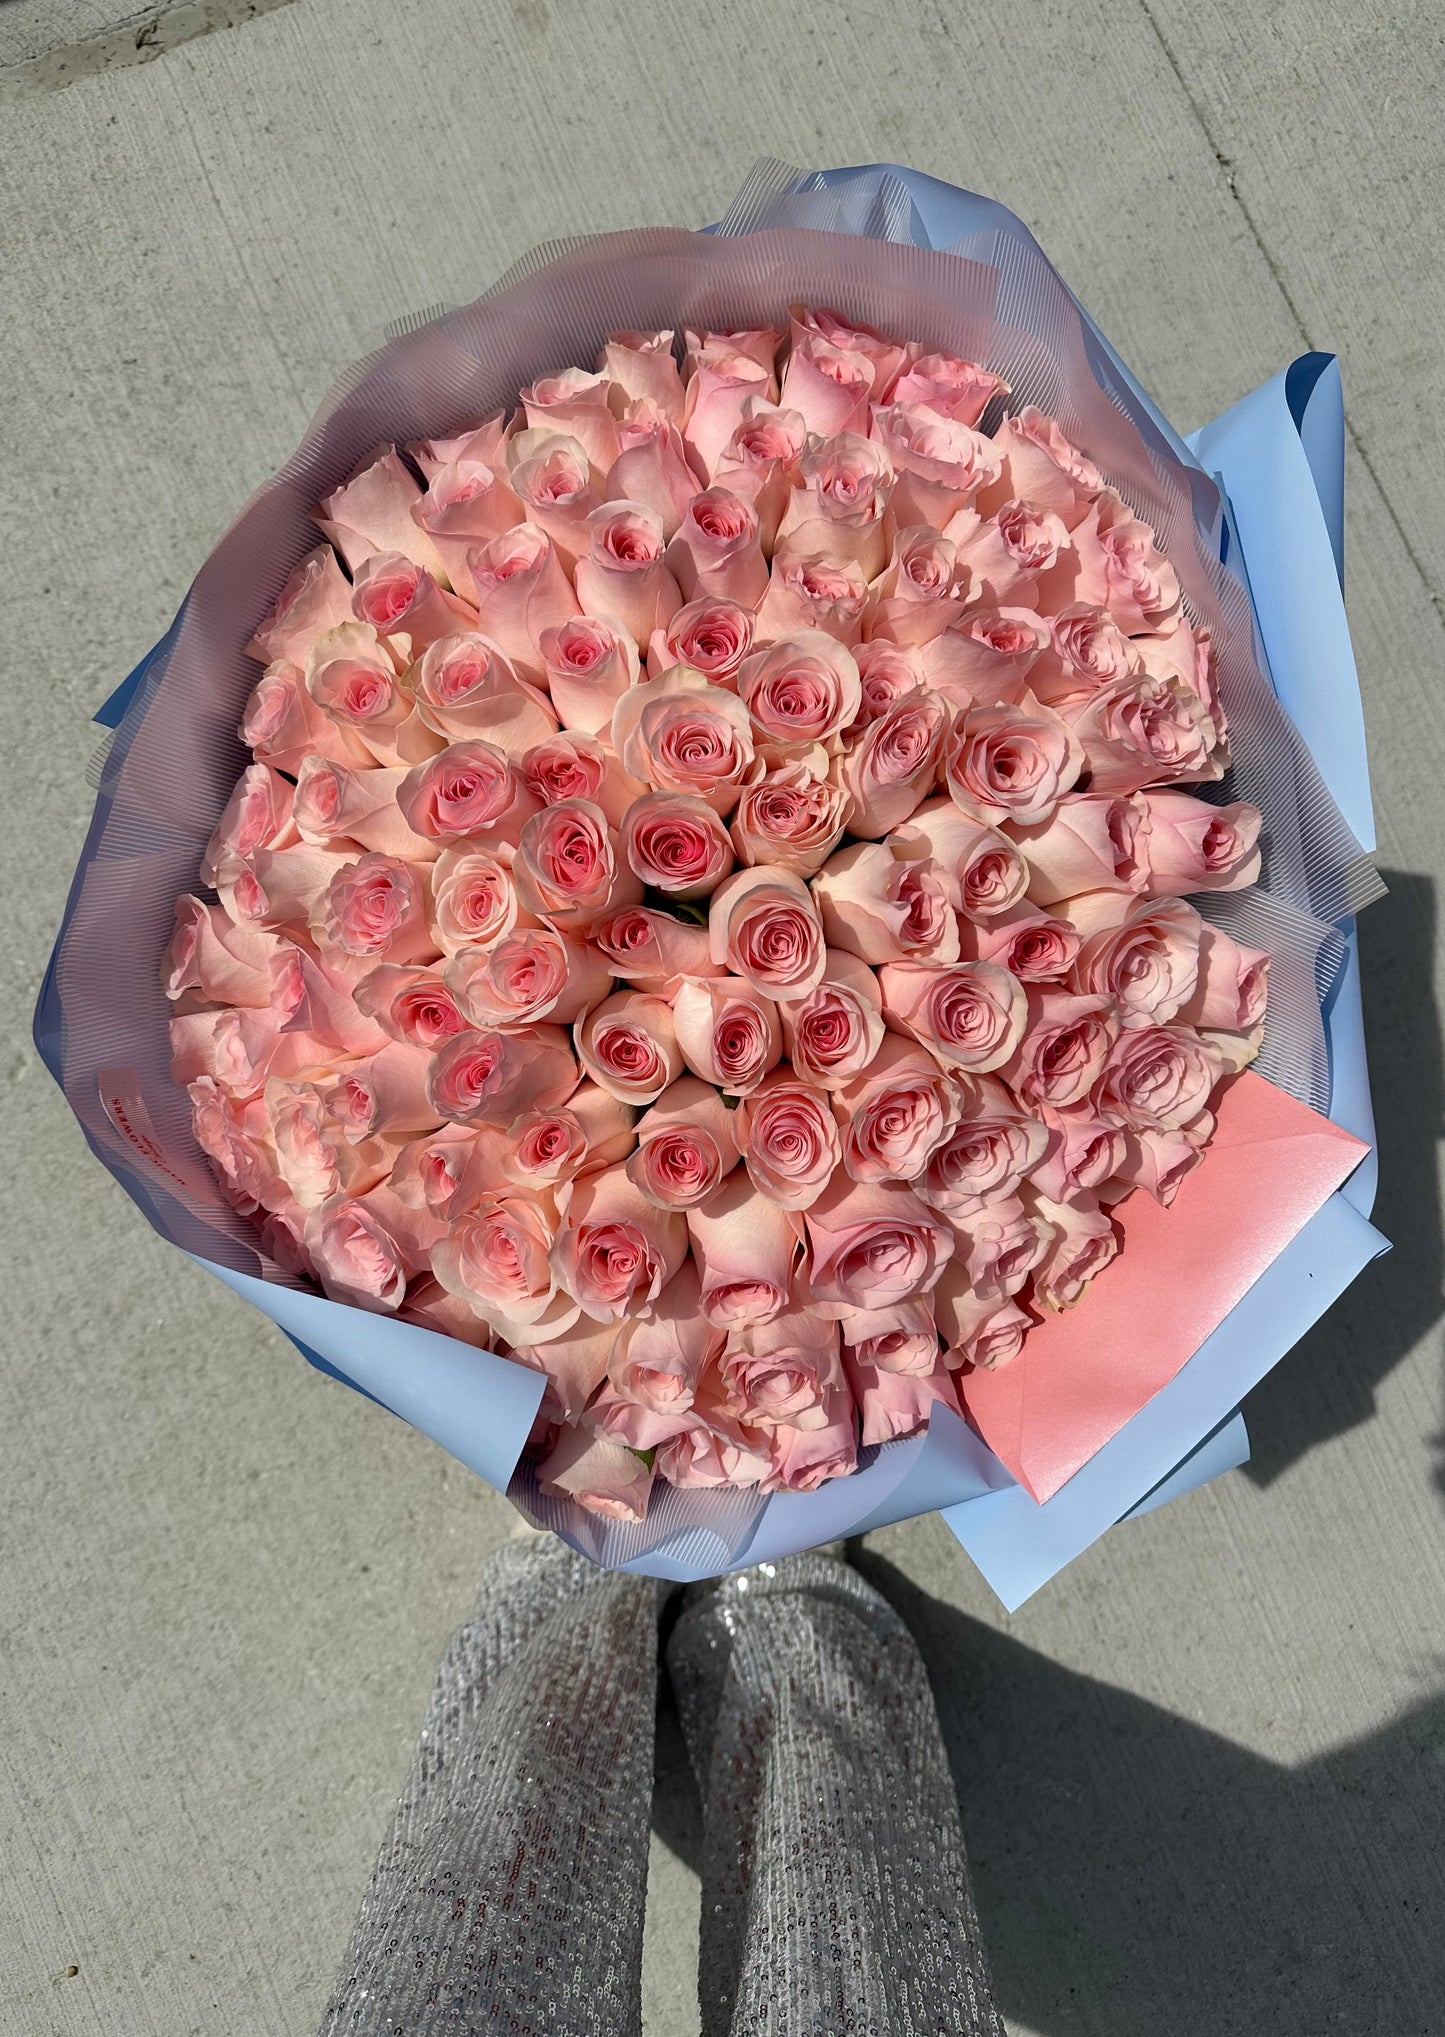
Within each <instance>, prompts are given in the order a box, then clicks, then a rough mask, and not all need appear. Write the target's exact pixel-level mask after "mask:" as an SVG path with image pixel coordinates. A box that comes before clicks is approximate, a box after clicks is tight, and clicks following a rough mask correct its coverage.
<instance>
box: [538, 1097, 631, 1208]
mask: <svg viewBox="0 0 1445 2037" xmlns="http://www.w3.org/2000/svg"><path fill="white" fill-rule="evenodd" d="M632 1119H633V1111H632V1107H631V1105H630V1104H626V1103H620V1102H619V1101H618V1099H617V1098H616V1097H615V1096H609V1095H608V1094H607V1091H606V1090H605V1089H599V1088H598V1086H597V1084H596V1083H595V1082H579V1083H578V1085H577V1087H576V1088H575V1089H574V1090H573V1092H572V1094H571V1095H570V1096H569V1097H568V1099H567V1103H566V1107H565V1108H564V1109H560V1110H557V1109H553V1110H530V1111H523V1113H522V1115H521V1116H520V1117H519V1118H516V1119H514V1120H513V1122H512V1124H511V1126H510V1127H509V1129H508V1132H507V1134H506V1136H507V1137H508V1138H509V1139H510V1140H512V1141H513V1148H512V1155H511V1159H510V1168H511V1171H512V1177H513V1178H514V1179H516V1180H517V1181H520V1182H521V1183H522V1184H523V1185H524V1186H526V1187H529V1188H551V1187H553V1186H555V1185H556V1183H558V1182H561V1181H571V1180H572V1179H573V1178H574V1177H575V1176H576V1175H578V1174H582V1173H584V1172H587V1171H590V1170H591V1169H592V1168H594V1167H610V1166H611V1165H612V1164H613V1163H614V1162H615V1161H618V1160H625V1159H626V1158H627V1156H628V1154H629V1153H630V1152H631V1151H632Z"/></svg>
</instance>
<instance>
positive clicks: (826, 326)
mask: <svg viewBox="0 0 1445 2037" xmlns="http://www.w3.org/2000/svg"><path fill="white" fill-rule="evenodd" d="M789 337H790V339H791V342H792V345H793V346H794V347H798V346H802V347H806V346H807V344H808V342H809V341H810V340H811V339H824V340H827V341H828V343H829V345H830V346H835V347H840V348H842V349H843V350H844V351H845V352H848V353H854V354H861V355H862V357H863V359H864V360H865V361H866V362H867V363H868V365H869V367H870V369H871V370H872V374H873V401H874V402H876V403H882V402H884V401H885V399H886V397H887V395H888V392H889V391H890V390H891V389H892V387H893V383H894V379H895V377H897V376H898V375H900V374H901V373H902V372H903V370H904V368H905V367H906V366H907V365H908V362H909V360H910V359H911V358H912V354H913V348H912V346H911V344H910V343H909V342H908V341H906V340H896V339H891V338H890V337H889V336H888V334H887V333H886V332H879V330H878V329H877V327H876V326H872V325H860V324H859V323H858V322H857V321H856V320H854V319H849V318H844V317H843V316H842V314H841V313H840V312H837V311H828V310H818V311H815V310H813V309H812V308H811V307H810V306H808V305H806V304H794V305H792V306H791V307H790V316H789Z"/></svg>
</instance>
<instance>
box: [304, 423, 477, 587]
mask: <svg viewBox="0 0 1445 2037" xmlns="http://www.w3.org/2000/svg"><path fill="white" fill-rule="evenodd" d="M420 500H421V489H420V487H419V486H418V485H417V482H416V479H415V477H414V475H413V474H412V472H411V470H410V468H409V467H408V466H407V464H406V462H405V461H404V460H403V459H402V458H401V456H400V454H399V453H398V452H397V450H396V447H395V446H388V447H387V448H386V450H385V452H383V453H380V454H379V455H378V456H377V458H376V459H374V460H372V461H371V462H370V463H369V464H368V465H367V466H365V467H363V468H362V469H361V470H360V471H359V472H358V473H356V474H353V475H352V477H351V479H350V480H349V481H347V482H346V483H345V484H344V485H343V486H342V487H340V488H337V489H335V490H333V492H332V493H331V494H330V495H328V496H326V497H325V498H324V499H323V501H322V503H321V507H320V513H319V514H318V516H317V519H316V521H317V522H318V523H319V524H320V526H321V528H322V530H323V531H325V533H326V535H327V537H329V538H330V540H331V542H332V543H333V544H334V545H335V547H336V549H337V551H338V552H340V554H341V557H342V560H343V561H344V563H345V564H346V565H347V567H348V568H349V569H350V570H351V572H353V573H355V571H356V569H357V567H358V566H360V565H361V563H362V561H363V560H364V559H368V558H370V556H371V554H372V553H373V552H402V553H404V554H405V556H406V557H407V558H408V559H414V560H415V561H416V563H417V565H418V566H423V567H425V569H426V571H427V572H428V573H430V574H431V575H432V578H433V579H435V580H437V581H439V582H440V584H441V585H442V586H446V585H447V570H446V566H445V564H444V563H443V561H442V559H441V556H440V554H439V553H438V552H437V549H436V547H435V546H434V545H433V544H432V541H431V539H430V538H429V537H428V536H427V535H426V533H425V531H423V530H422V529H421V528H420V527H419V526H418V524H417V523H416V521H415V519H414V516H413V511H414V508H415V506H416V504H417V503H418V502H419V501H420Z"/></svg>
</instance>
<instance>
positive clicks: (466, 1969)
mask: <svg viewBox="0 0 1445 2037" xmlns="http://www.w3.org/2000/svg"><path fill="white" fill-rule="evenodd" d="M656 1682H657V1594H656V1588H655V1586H654V1585H653V1583H652V1582H651V1580H650V1579H648V1578H632V1577H619V1576H615V1575H608V1574H607V1573H606V1572H603V1571H600V1570H598V1569H596V1568H595V1567H594V1565H592V1564H591V1563H589V1562H588V1561H587V1560H586V1558H585V1557H581V1556H576V1555H574V1554H573V1553H572V1552H571V1551H570V1550H569V1549H566V1548H564V1547H563V1546H562V1544H561V1543H559V1542H557V1541H555V1540H554V1539H553V1538H552V1537H551V1536H550V1535H549V1536H546V1537H542V1536H537V1537H535V1538H533V1537H527V1538H525V1539H522V1540H518V1541H514V1542H508V1543H505V1544H504V1545H503V1547H502V1548H500V1549H499V1550H498V1551H497V1552H496V1554H495V1555H494V1556H492V1557H491V1559H490V1560H489V1562H488V1564H487V1567H486V1571H485V1573H484V1578H483V1585H482V1594H481V1600H480V1603H479V1605H478V1607H477V1611H476V1614H475V1616H474V1618H473V1619H472V1620H471V1621H470V1622H469V1623H468V1624H467V1625H466V1626H465V1627H463V1628H462V1630H461V1632H460V1633H459V1634H458V1635H457V1637H456V1639H455V1640H454V1641H453V1643H452V1645H451V1648H450V1649H449V1651H448V1653H447V1655H446V1657H445V1658H444V1660H443V1662H442V1664H441V1667H440V1669H439V1671H438V1674H437V1683H436V1689H435V1692H434V1693H433V1696H432V1702H431V1709H430V1711H429V1712H428V1714H427V1721H426V1726H425V1729H424V1731H423V1733H422V1740H421V1746H420V1748H419V1749H418V1751H417V1755H416V1759H415V1761H414V1763H413V1765H412V1771H411V1775H410V1777H409V1778H408V1780H407V1784H406V1788H405V1790H404V1792H403V1794H402V1798H401V1802H400V1803H399V1805H398V1806H397V1810H396V1815H395V1818H394V1819H393V1822H392V1827H391V1830H390V1832H389V1833H388V1835H387V1838H386V1841H385V1843H384V1845H383V1847H382V1850H381V1855H380V1858H379V1859H378V1861H377V1864H376V1868H375V1871H374V1873H373V1875H372V1880H371V1886H370V1887H369V1888H368V1890H367V1892H366V1895H365V1897H364V1899H363V1901H362V1905H361V1910H360V1913H359V1915H358V1917H357V1920H356V1925H355V1928H354V1930H353V1932H352V1937H351V1944H350V1946H349V1948H348V1950H347V1954H346V1960H345V1964H344V1965H343V1968H342V1973H341V1978H340V1980H339V1981H338V1983H337V1986H336V1991H335V1994H334V1995H333V1997H332V2001H331V2004H330V2007H329V2008H328V2010H327V2014H326V2018H325V2021H324V2022H323V2024H322V2037H383V2033H384V2037H442V2033H446V2037H468V2033H471V2032H473V2031H475V2032H477V2033H481V2032H485V2033H486V2037H640V2031H641V2027H642V2005H641V1989H642V1912H643V1902H644V1898H645V1895H646V1889H647V1843H648V1832H649V1829H650V1824H651V1801H652V1737H653V1717H654V1708H655V1701H656Z"/></svg>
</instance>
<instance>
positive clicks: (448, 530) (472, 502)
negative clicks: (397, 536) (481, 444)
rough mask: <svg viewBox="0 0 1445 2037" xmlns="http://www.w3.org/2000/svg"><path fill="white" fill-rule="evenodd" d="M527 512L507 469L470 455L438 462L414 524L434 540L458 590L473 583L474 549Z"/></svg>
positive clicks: (414, 515) (416, 506)
mask: <svg viewBox="0 0 1445 2037" xmlns="http://www.w3.org/2000/svg"><path fill="white" fill-rule="evenodd" d="M499 452H500V448H499ZM525 514H526V512H525V511H524V510H523V508H522V505H521V503H520V501H519V500H518V499H517V495H516V492H515V491H514V489H513V487H512V484H511V482H510V481H509V480H508V479H507V476H506V474H505V473H504V472H503V471H501V470H500V468H499V467H494V466H492V465H491V464H489V463H488V462H487V461H485V460H479V459H471V458H461V459H456V460H447V461H444V462H443V463H442V464H441V465H440V466H435V467H433V468H432V471H431V474H430V476H429V479H428V484H427V491H426V493H425V495H423V496H422V497H421V499H420V500H419V501H417V502H414V503H413V504H412V509H411V515H412V521H413V523H415V524H416V525H417V526H418V527H419V528H420V529H421V530H424V531H425V532H426V534H427V536H428V537H429V538H430V539H431V542H432V544H433V545H434V546H435V547H436V550H437V552H438V553H439V554H440V556H441V558H442V560H443V563H444V564H445V566H446V569H447V576H448V578H449V579H450V581H451V584H452V586H453V587H455V588H458V589H465V588H467V587H469V586H470V585H471V581H470V576H469V574H468V570H467V560H468V558H469V556H470V554H471V553H472V552H474V551H475V550H476V548H477V547H478V546H479V545H484V544H486V543H487V542H488V541H489V540H490V539H492V538H494V537H498V536H500V535H501V533H502V532H503V531H506V530H510V529H511V528H512V526H513V525H514V524H518V523H520V522H521V521H522V518H523V516H524V515H525Z"/></svg>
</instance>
